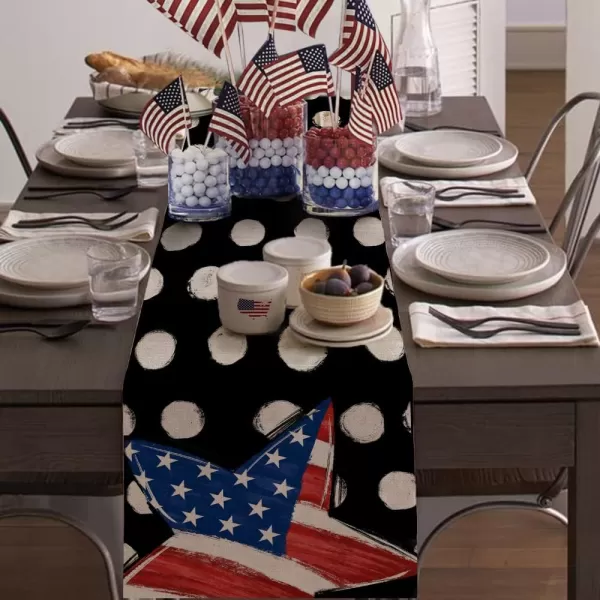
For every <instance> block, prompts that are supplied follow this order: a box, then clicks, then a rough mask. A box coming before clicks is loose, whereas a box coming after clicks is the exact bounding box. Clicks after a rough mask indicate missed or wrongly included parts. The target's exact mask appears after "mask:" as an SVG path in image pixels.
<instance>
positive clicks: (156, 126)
mask: <svg viewBox="0 0 600 600" xmlns="http://www.w3.org/2000/svg"><path fill="white" fill-rule="evenodd" d="M191 126H192V119H191V117H190V107H189V106H188V103H187V98H186V95H185V91H184V89H183V80H182V79H181V77H178V78H177V79H176V80H175V81H173V82H172V83H170V84H169V85H168V86H167V87H166V88H165V89H164V90H162V91H160V92H158V94H156V96H154V98H152V100H150V102H148V104H147V105H146V108H144V112H143V113H142V116H141V117H140V129H141V130H142V131H143V132H144V133H145V134H146V135H147V136H148V137H149V138H150V139H151V140H152V141H153V142H154V143H155V144H156V145H157V146H158V147H159V148H160V149H161V150H162V151H163V152H164V153H165V154H168V153H169V150H170V145H171V141H172V140H173V138H174V137H175V135H176V134H177V133H179V132H180V131H181V130H182V129H190V128H191Z"/></svg>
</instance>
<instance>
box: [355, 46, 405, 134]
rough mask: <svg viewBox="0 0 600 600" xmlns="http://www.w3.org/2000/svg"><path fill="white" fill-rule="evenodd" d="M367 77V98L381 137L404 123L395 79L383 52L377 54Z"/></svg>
mask: <svg viewBox="0 0 600 600" xmlns="http://www.w3.org/2000/svg"><path fill="white" fill-rule="evenodd" d="M367 77H368V79H367V81H366V84H365V85H366V86H367V87H366V92H365V98H366V99H367V100H368V102H369V104H370V105H371V108H372V111H373V122H374V123H375V127H376V129H377V133H378V134H379V135H381V134H382V133H385V132H386V131H388V130H389V129H391V128H392V127H394V126H396V125H398V123H400V122H401V121H402V109H401V108H400V101H399V100H398V92H397V91H396V86H395V85H394V78H393V77H392V72H391V71H390V68H389V67H388V64H387V62H386V60H385V58H384V57H383V55H382V54H381V52H376V53H375V58H374V60H373V64H372V66H371V70H370V71H369V73H368V75H367ZM355 95H360V94H355Z"/></svg>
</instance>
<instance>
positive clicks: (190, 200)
mask: <svg viewBox="0 0 600 600" xmlns="http://www.w3.org/2000/svg"><path fill="white" fill-rule="evenodd" d="M185 203H186V205H187V206H189V207H192V206H198V198H196V196H188V197H187V198H186V199H185Z"/></svg>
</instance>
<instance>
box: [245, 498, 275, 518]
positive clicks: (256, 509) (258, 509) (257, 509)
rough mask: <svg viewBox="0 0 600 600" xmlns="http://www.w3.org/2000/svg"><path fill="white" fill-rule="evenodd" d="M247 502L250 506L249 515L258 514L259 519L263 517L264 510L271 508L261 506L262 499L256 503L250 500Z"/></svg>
mask: <svg viewBox="0 0 600 600" xmlns="http://www.w3.org/2000/svg"><path fill="white" fill-rule="evenodd" d="M248 504H249V505H250V506H251V507H252V512H251V513H250V516H252V515H258V516H259V517H260V518H261V519H262V518H263V513H264V512H265V510H271V509H270V508H267V507H266V506H263V503H262V500H259V501H258V502H257V503H256V504H252V502H248Z"/></svg>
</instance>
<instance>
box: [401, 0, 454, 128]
mask: <svg viewBox="0 0 600 600" xmlns="http://www.w3.org/2000/svg"><path fill="white" fill-rule="evenodd" d="M401 3H402V12H401V13H399V14H397V15H394V16H393V17H392V70H393V73H394V80H395V83H396V89H397V90H398V96H399V98H400V104H401V105H402V107H403V109H404V114H405V116H406V117H429V116H431V115H435V114H438V113H439V112H441V110H442V87H441V82H440V67H439V60H438V50H437V47H436V45H435V43H434V40H433V34H432V30H431V21H430V8H431V0H401Z"/></svg>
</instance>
